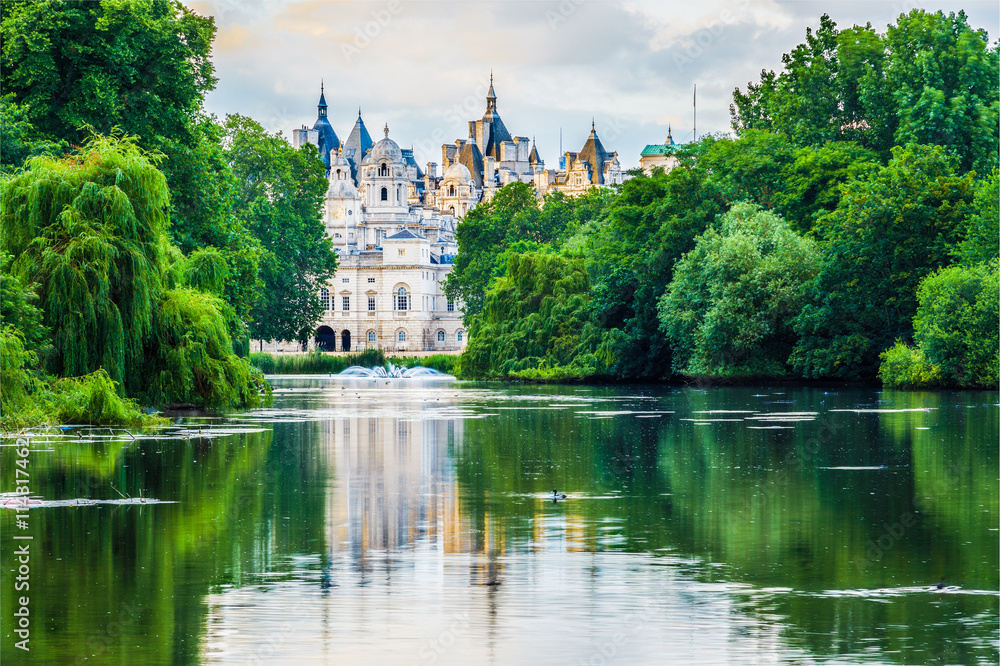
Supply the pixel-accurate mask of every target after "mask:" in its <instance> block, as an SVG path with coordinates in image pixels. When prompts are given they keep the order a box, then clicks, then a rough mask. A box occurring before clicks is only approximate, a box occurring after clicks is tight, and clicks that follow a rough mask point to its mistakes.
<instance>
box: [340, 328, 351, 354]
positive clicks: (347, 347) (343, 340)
mask: <svg viewBox="0 0 1000 666" xmlns="http://www.w3.org/2000/svg"><path fill="white" fill-rule="evenodd" d="M340 351H345V352H349V351H351V332H350V331H344V332H343V333H341V334H340Z"/></svg>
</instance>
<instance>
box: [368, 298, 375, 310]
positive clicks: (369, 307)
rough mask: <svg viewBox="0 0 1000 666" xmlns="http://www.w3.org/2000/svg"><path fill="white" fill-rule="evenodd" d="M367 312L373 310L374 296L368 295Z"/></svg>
mask: <svg viewBox="0 0 1000 666" xmlns="http://www.w3.org/2000/svg"><path fill="white" fill-rule="evenodd" d="M368 312H375V297H374V296H369V297H368Z"/></svg>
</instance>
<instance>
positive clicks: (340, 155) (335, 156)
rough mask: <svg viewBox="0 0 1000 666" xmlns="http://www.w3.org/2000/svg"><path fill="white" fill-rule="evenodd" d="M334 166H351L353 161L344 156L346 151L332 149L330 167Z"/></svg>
mask: <svg viewBox="0 0 1000 666" xmlns="http://www.w3.org/2000/svg"><path fill="white" fill-rule="evenodd" d="M333 167H347V168H350V167H351V163H350V162H349V161H348V159H347V158H346V157H344V151H342V150H340V151H337V150H332V151H330V168H331V169H332V168H333Z"/></svg>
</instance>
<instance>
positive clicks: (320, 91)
mask: <svg viewBox="0 0 1000 666" xmlns="http://www.w3.org/2000/svg"><path fill="white" fill-rule="evenodd" d="M319 94H320V95H322V94H323V79H320V80H319Z"/></svg>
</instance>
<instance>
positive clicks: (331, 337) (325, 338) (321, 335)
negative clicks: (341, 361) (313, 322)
mask: <svg viewBox="0 0 1000 666" xmlns="http://www.w3.org/2000/svg"><path fill="white" fill-rule="evenodd" d="M316 348H317V349H319V350H320V351H325V352H327V351H336V350H337V334H336V333H334V332H333V329H332V328H330V327H329V326H320V327H319V328H317V329H316Z"/></svg>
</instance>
